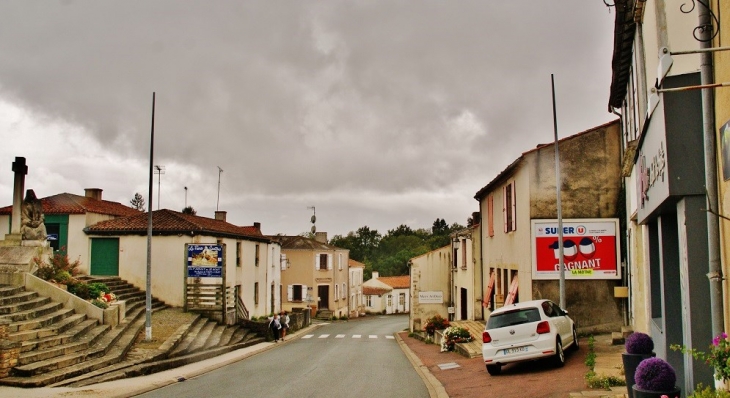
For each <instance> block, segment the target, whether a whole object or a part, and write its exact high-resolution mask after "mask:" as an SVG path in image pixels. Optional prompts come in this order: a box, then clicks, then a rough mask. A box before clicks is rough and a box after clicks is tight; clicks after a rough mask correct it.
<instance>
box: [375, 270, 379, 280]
mask: <svg viewBox="0 0 730 398" xmlns="http://www.w3.org/2000/svg"><path fill="white" fill-rule="evenodd" d="M379 276H380V274H379V273H378V271H373V279H378V277H379Z"/></svg>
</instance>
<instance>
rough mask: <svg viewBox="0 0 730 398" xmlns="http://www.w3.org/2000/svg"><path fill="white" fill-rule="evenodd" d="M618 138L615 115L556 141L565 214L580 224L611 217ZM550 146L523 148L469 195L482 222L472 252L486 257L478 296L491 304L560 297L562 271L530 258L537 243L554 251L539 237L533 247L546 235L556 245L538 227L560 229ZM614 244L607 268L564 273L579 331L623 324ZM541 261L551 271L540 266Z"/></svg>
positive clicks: (616, 186)
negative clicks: (475, 249) (544, 224)
mask: <svg viewBox="0 0 730 398" xmlns="http://www.w3.org/2000/svg"><path fill="white" fill-rule="evenodd" d="M619 141H620V136H619V123H618V121H613V122H610V123H606V124H604V125H601V126H598V127H595V128H592V129H590V130H587V131H584V132H581V133H578V134H575V135H573V136H570V137H567V138H563V139H561V140H560V141H559V148H560V151H559V152H560V168H561V175H562V178H561V192H562V217H563V218H564V219H566V220H567V219H574V220H573V221H575V222H577V223H578V224H577V225H579V226H580V225H591V223H593V222H597V221H598V222H600V221H604V220H605V221H607V222H611V223H615V222H616V219H617V218H618V216H619V207H618V204H619V194H620V178H619V173H620V162H619V160H620V152H619V151H620V142H619ZM554 149H555V148H554V143H551V144H545V145H538V146H537V147H536V148H535V149H532V150H530V151H527V152H524V153H523V154H522V156H520V157H519V158H518V159H516V160H515V161H514V162H513V163H512V164H510V165H509V166H507V168H505V169H504V170H503V171H502V172H500V173H499V174H498V175H497V176H496V177H495V178H494V179H493V180H492V181H490V182H489V183H488V184H487V185H486V186H484V187H483V188H482V189H480V190H479V191H478V192H477V193H476V195H475V196H474V198H475V199H476V200H477V201H478V202H479V209H480V214H481V221H482V222H481V227H480V228H481V232H482V234H481V243H482V244H481V253H479V254H475V255H477V256H479V257H480V258H482V259H483V262H484V265H483V267H484V272H483V275H484V277H483V283H484V286H486V287H487V288H486V291H485V295H486V297H484V298H483V302H485V303H489V304H488V305H489V306H490V308H497V307H500V306H502V305H504V304H505V302H507V303H509V302H519V301H526V300H531V299H539V298H548V299H551V300H554V301H555V302H559V299H560V297H559V296H560V289H559V273H556V272H550V271H551V269H552V268H553V265H554V264H555V262H554V261H555V258H548V259H543V258H542V256H539V257H535V253H536V249H540V250H541V252H545V254H546V255H548V256H551V255H552V250H549V249H547V245H543V244H542V243H540V245H539V247H538V246H535V242H538V241H540V242H542V241H543V240H545V239H548V238H549V239H552V241H551V242H552V243H555V244H557V237H556V236H553V237H542V236H538V234H539V233H540V231H543V232H544V231H557V228H556V226H557V220H556V219H557V205H556V203H557V200H556V196H557V195H556V188H555V187H556V175H555V155H554ZM546 220H547V221H550V222H552V224H554V225H552V226H549V229H547V228H545V229H540V228H541V227H536V224H535V223H536V222H537V221H546ZM618 236H620V235H619V231H618V228H615V227H614V231H613V237H612V239H613V240H614V241H618V239H619V238H618ZM543 246H544V247H543ZM530 247H532V250H530ZM613 247H614V250H615V251H614V252H613V256H614V258H613V263H612V264H608V263H607V262H604V265H605V267H604V268H603V269H600V270H597V271H600V272H595V273H591V274H588V273H585V274H576V273H572V272H569V273H568V275H567V277H566V279H567V280H566V284H565V289H566V294H565V296H566V307H567V308H566V309H567V310H569V311H570V313H571V315H572V317H573V318H574V319H575V320H576V321H577V324H578V326H579V327H580V328H581V329H583V330H584V331H587V330H599V331H609V330H619V329H620V327H621V326H622V325H623V316H622V313H621V308H622V306H621V302H620V301H619V300H618V299H616V298H614V287H616V286H621V285H622V284H623V282H622V280H621V265H620V264H619V263H618V260H617V259H616V251H617V247H616V245H614V246H613ZM610 251H611V250H609V252H610ZM545 261H547V265H546V266H547V267H548V269H546V270H541V269H540V268H538V265H539V264H542V263H544V262H545ZM566 261H567V260H566ZM566 266H567V262H566ZM558 268H559V267H558ZM543 271H544V272H543Z"/></svg>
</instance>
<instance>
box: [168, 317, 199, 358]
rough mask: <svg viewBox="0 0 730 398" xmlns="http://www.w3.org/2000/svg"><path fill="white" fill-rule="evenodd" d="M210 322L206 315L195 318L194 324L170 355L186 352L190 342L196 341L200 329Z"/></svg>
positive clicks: (174, 355)
mask: <svg viewBox="0 0 730 398" xmlns="http://www.w3.org/2000/svg"><path fill="white" fill-rule="evenodd" d="M207 322H208V320H207V319H206V318H204V317H202V316H201V317H200V318H198V319H196V320H195V322H194V323H193V325H192V326H191V327H190V328H189V329H188V332H187V333H186V334H185V337H184V338H183V339H182V341H180V344H178V345H177V347H175V349H173V350H172V352H170V357H176V356H180V355H183V354H185V352H186V351H187V349H188V347H190V344H192V343H193V341H195V338H196V337H197V336H198V333H200V330H201V329H202V328H203V326H205V324H206V323H207Z"/></svg>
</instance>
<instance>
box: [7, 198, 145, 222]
mask: <svg viewBox="0 0 730 398" xmlns="http://www.w3.org/2000/svg"><path fill="white" fill-rule="evenodd" d="M41 206H43V214H86V213H97V214H107V215H111V216H117V217H125V216H132V215H137V214H140V211H138V210H135V209H133V208H131V207H129V206H125V205H123V204H121V203H119V202H110V201H108V200H99V199H94V198H90V197H88V196H80V195H74V194H70V193H60V194H57V195H53V196H48V197H46V198H41ZM12 213H13V206H12V205H10V206H6V207H3V208H0V214H2V215H7V214H12Z"/></svg>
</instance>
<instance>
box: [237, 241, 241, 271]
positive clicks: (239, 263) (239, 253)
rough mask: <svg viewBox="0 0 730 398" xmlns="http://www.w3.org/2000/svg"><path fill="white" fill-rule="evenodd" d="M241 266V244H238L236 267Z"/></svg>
mask: <svg viewBox="0 0 730 398" xmlns="http://www.w3.org/2000/svg"><path fill="white" fill-rule="evenodd" d="M240 266H241V242H236V267H240Z"/></svg>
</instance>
